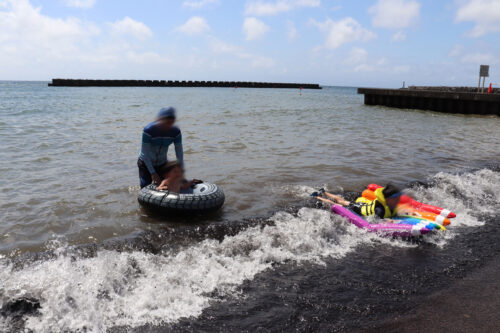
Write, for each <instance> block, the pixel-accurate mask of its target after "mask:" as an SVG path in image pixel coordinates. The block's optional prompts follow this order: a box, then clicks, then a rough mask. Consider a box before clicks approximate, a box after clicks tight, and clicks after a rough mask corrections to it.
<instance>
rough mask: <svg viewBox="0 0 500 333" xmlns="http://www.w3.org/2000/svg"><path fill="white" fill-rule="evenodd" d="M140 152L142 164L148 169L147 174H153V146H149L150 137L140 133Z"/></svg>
mask: <svg viewBox="0 0 500 333" xmlns="http://www.w3.org/2000/svg"><path fill="white" fill-rule="evenodd" d="M141 152H142V156H141V157H142V160H143V161H144V164H146V168H148V171H149V173H150V174H151V175H153V174H155V173H156V170H155V168H154V166H153V156H155V152H154V150H153V146H152V145H151V135H149V134H148V133H146V132H142V145H141Z"/></svg>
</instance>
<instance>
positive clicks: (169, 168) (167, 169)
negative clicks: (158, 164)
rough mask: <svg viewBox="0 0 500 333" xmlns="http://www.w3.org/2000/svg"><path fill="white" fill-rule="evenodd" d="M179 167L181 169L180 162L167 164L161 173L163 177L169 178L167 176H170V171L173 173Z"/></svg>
mask: <svg viewBox="0 0 500 333" xmlns="http://www.w3.org/2000/svg"><path fill="white" fill-rule="evenodd" d="M177 167H179V168H180V167H181V165H180V163H179V162H177V161H172V162H168V163H167V164H165V165H164V166H163V167H162V168H161V170H160V172H161V174H162V176H163V177H166V176H167V174H168V173H169V172H170V171H172V170H173V169H175V168H177Z"/></svg>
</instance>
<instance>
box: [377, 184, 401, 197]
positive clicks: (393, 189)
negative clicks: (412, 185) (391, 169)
mask: <svg viewBox="0 0 500 333" xmlns="http://www.w3.org/2000/svg"><path fill="white" fill-rule="evenodd" d="M382 194H383V195H384V197H385V198H390V197H392V196H393V195H397V194H399V195H401V194H403V193H402V192H401V189H399V187H397V186H394V185H392V184H387V185H386V186H385V187H384V189H383V190H382Z"/></svg>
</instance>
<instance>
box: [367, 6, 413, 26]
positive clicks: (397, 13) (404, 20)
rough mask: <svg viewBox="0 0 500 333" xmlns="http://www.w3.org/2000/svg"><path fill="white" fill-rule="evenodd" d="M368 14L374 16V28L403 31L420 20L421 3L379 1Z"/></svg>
mask: <svg viewBox="0 0 500 333" xmlns="http://www.w3.org/2000/svg"><path fill="white" fill-rule="evenodd" d="M368 13H370V15H372V25H373V26H374V27H381V28H391V29H392V28H394V29H401V28H406V27H409V26H411V25H412V24H414V23H415V22H416V21H417V20H418V17H419V15H420V3H419V2H418V1H414V0H378V1H377V3H376V4H375V5H373V6H372V7H370V8H369V9H368Z"/></svg>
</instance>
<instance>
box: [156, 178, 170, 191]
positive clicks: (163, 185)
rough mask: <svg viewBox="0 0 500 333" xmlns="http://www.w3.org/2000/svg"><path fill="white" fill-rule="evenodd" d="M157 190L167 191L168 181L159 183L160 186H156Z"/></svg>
mask: <svg viewBox="0 0 500 333" xmlns="http://www.w3.org/2000/svg"><path fill="white" fill-rule="evenodd" d="M158 189H159V190H160V191H165V190H168V179H164V180H163V181H162V182H161V184H160V186H158Z"/></svg>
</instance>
